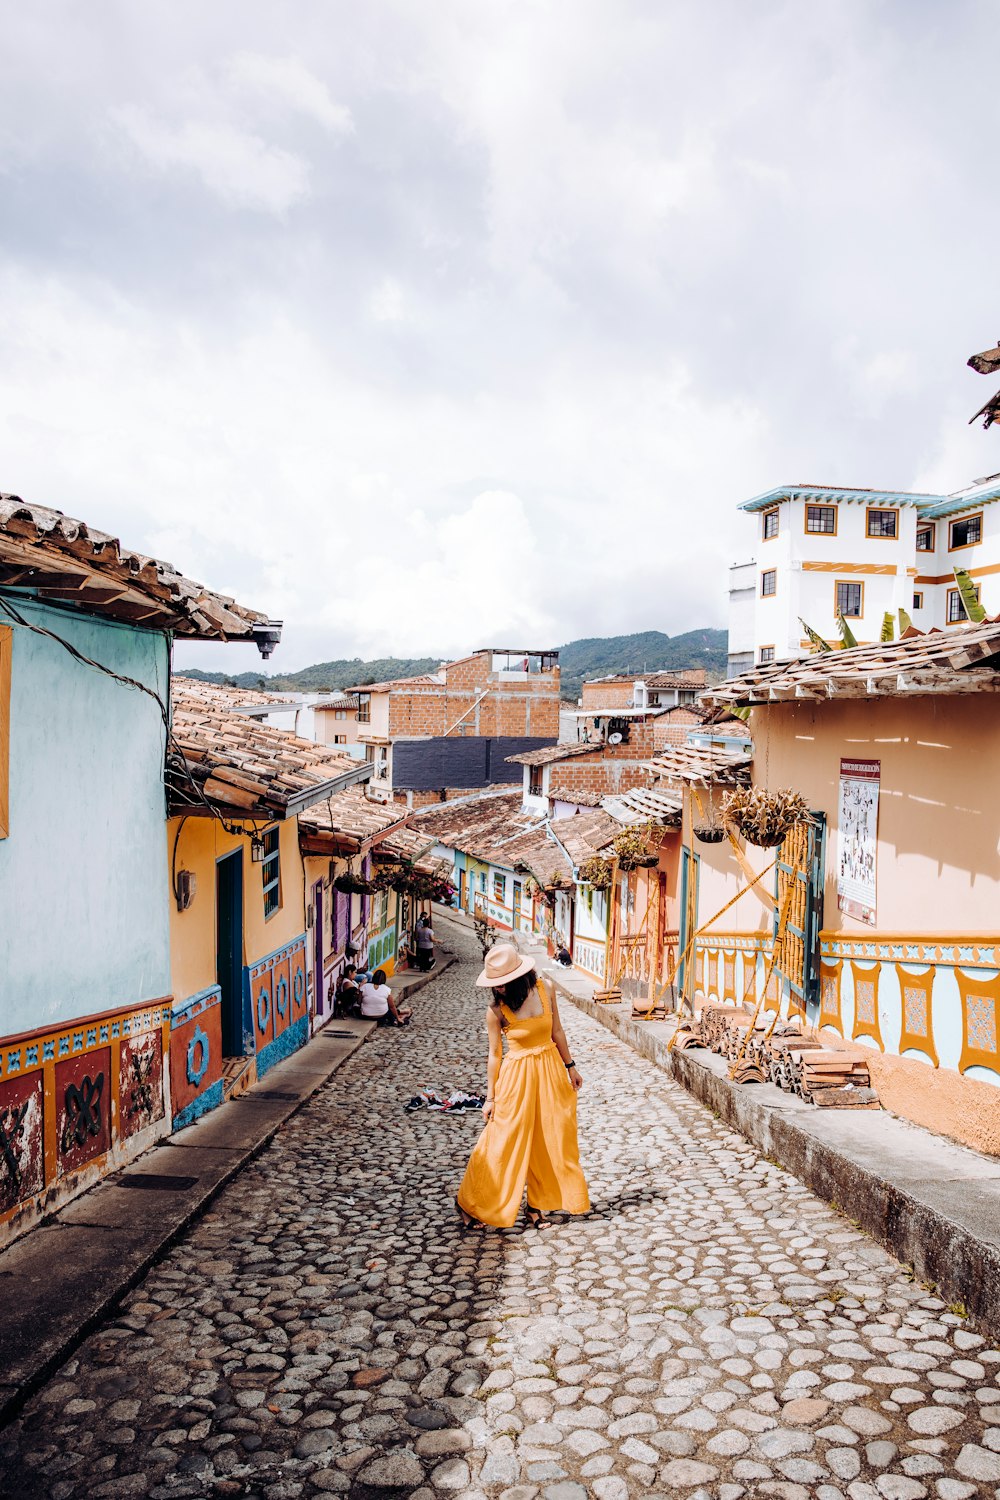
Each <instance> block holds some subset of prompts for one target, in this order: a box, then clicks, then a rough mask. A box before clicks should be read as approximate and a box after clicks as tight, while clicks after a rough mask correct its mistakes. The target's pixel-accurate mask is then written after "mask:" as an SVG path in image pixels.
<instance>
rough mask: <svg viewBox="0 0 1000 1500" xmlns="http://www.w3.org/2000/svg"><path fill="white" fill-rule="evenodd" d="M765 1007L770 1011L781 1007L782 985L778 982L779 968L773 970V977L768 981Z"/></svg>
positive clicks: (765, 992)
mask: <svg viewBox="0 0 1000 1500" xmlns="http://www.w3.org/2000/svg"><path fill="white" fill-rule="evenodd" d="M764 1009H765V1010H768V1011H776V1010H780V1009H781V986H780V984H779V983H778V971H777V969H772V970H771V977H770V979H769V980H768V981H767V988H766V989H765V991H764Z"/></svg>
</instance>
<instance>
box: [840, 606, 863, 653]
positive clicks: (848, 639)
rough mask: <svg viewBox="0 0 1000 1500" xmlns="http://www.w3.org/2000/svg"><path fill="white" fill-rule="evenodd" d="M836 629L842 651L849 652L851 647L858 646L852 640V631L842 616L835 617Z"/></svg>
mask: <svg viewBox="0 0 1000 1500" xmlns="http://www.w3.org/2000/svg"><path fill="white" fill-rule="evenodd" d="M837 628H838V629H839V631H840V643H841V649H842V650H844V651H849V650H850V649H851V647H852V646H856V645H857V644H858V643H857V641H856V640H855V638H854V631H853V630H852V629H851V627H850V625H848V623H847V621H846V620H845V619H844V617H843V615H842V614H838V615H837Z"/></svg>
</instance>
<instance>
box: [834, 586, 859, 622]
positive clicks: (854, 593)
mask: <svg viewBox="0 0 1000 1500" xmlns="http://www.w3.org/2000/svg"><path fill="white" fill-rule="evenodd" d="M864 598H865V586H864V584H863V583H838V584H837V614H838V615H843V616H844V618H845V619H848V618H851V619H857V618H858V617H859V616H860V615H861V612H862V610H863V608H864Z"/></svg>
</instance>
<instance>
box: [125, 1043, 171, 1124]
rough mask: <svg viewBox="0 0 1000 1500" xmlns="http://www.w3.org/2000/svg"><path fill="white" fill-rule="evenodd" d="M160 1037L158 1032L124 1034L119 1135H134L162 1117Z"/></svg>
mask: <svg viewBox="0 0 1000 1500" xmlns="http://www.w3.org/2000/svg"><path fill="white" fill-rule="evenodd" d="M163 1113H164V1111H163V1038H162V1036H161V1035H160V1033H159V1032H158V1031H144V1032H142V1033H140V1035H138V1036H129V1037H125V1038H124V1040H123V1041H122V1048H121V1124H120V1127H119V1130H120V1134H121V1135H122V1136H123V1137H125V1136H130V1135H135V1133H136V1131H137V1130H145V1128H146V1126H147V1125H152V1123H153V1121H154V1120H162V1119H163Z"/></svg>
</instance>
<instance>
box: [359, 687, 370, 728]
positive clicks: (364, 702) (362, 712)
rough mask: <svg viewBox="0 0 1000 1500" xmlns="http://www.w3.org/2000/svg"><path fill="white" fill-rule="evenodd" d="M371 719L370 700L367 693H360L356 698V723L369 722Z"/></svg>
mask: <svg viewBox="0 0 1000 1500" xmlns="http://www.w3.org/2000/svg"><path fill="white" fill-rule="evenodd" d="M371 721H372V700H371V697H370V696H369V694H368V693H362V694H361V695H360V697H359V698H358V723H359V724H370V723H371Z"/></svg>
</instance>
